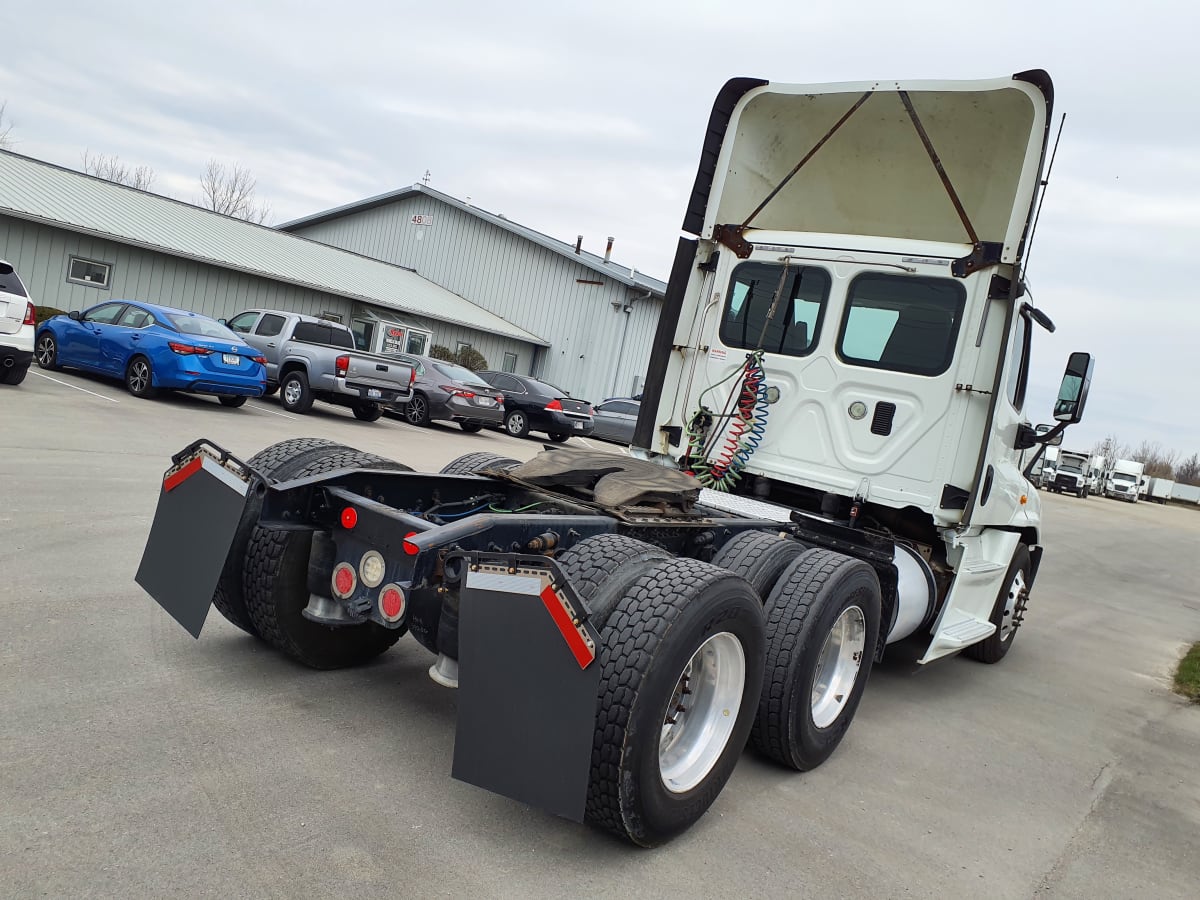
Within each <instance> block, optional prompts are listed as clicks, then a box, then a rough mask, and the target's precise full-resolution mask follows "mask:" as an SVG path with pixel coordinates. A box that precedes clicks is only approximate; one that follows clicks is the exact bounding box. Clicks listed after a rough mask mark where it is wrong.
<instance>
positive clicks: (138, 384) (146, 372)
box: [129, 360, 150, 394]
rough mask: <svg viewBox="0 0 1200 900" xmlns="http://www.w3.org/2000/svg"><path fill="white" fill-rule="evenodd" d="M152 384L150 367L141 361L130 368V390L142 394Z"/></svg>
mask: <svg viewBox="0 0 1200 900" xmlns="http://www.w3.org/2000/svg"><path fill="white" fill-rule="evenodd" d="M149 383H150V367H149V366H147V365H146V364H145V363H144V362H142V361H141V360H138V361H137V362H135V363H134V364H133V365H132V366H130V367H129V389H130V390H131V391H133V392H134V393H135V394H140V393H141V392H142V391H144V390H145V389H146V386H147V385H148V384H149Z"/></svg>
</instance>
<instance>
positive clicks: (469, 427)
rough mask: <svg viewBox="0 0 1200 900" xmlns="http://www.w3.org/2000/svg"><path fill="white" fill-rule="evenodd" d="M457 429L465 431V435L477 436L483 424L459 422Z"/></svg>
mask: <svg viewBox="0 0 1200 900" xmlns="http://www.w3.org/2000/svg"><path fill="white" fill-rule="evenodd" d="M458 427H459V428H461V429H462V430H463V431H465V432H466V433H467V434H477V433H478V432H480V431H482V430H483V423H482V422H459V423H458Z"/></svg>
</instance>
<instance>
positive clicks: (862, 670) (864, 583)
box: [750, 549, 880, 772]
mask: <svg viewBox="0 0 1200 900" xmlns="http://www.w3.org/2000/svg"><path fill="white" fill-rule="evenodd" d="M765 613H766V619H767V653H766V673H765V675H764V679H763V689H762V697H761V699H760V700H759V705H758V715H757V716H756V718H755V721H754V729H753V731H752V732H751V735H750V742H751V743H752V744H753V745H754V746H755V747H756V748H757V749H758V750H759V751H760V752H762V753H764V754H765V755H766V756H769V757H770V758H771V759H773V760H776V761H777V762H780V763H783V764H784V765H785V766H790V767H791V768H793V769H798V770H800V771H802V772H803V771H807V770H809V769H814V768H816V767H817V766H819V765H820V764H821V763H823V762H824V761H825V760H826V759H828V758H829V756H830V754H832V753H833V751H834V750H835V749H836V748H837V746H838V744H840V743H841V741H842V738H843V737H845V735H846V730H847V729H848V728H849V727H850V722H851V721H852V720H853V719H854V713H855V711H856V710H857V709H858V703H859V701H860V700H861V699H862V695H863V690H864V689H865V688H866V686H867V678H868V677H869V676H870V674H871V664H872V661H873V660H874V656H875V645H876V642H877V641H878V639H879V617H880V590H879V578H878V576H876V574H875V570H874V569H872V568H871V567H870V566H869V565H867V564H866V563H864V562H862V561H861V560H857V559H852V558H851V557H849V556H845V555H843V554H841V553H834V552H833V551H831V550H821V549H817V550H809V551H807V552H806V553H804V554H802V555H801V556H800V557H799V558H798V559H796V560H795V561H794V562H793V563H792V564H791V565H790V566H789V567H788V568H787V569H786V570H785V571H784V573H783V575H782V577H781V578H780V580H779V583H778V584H776V585H775V588H774V590H772V591H771V594H770V596H769V597H768V598H767V602H766V608H765ZM831 654H832V655H831ZM849 679H852V680H849Z"/></svg>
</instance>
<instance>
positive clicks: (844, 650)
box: [812, 606, 867, 728]
mask: <svg viewBox="0 0 1200 900" xmlns="http://www.w3.org/2000/svg"><path fill="white" fill-rule="evenodd" d="M866 646H867V617H866V616H865V615H864V614H863V611H862V610H861V609H859V608H858V607H857V606H851V607H848V608H847V609H845V610H843V611H842V614H841V615H840V616H838V617H837V621H836V622H834V623H833V627H832V628H831V629H829V634H828V636H827V637H826V638H825V644H824V646H823V647H821V654H820V656H818V658H817V666H816V674H815V676H814V677H813V688H812V717H813V724H814V725H816V726H817V727H818V728H828V727H829V726H830V725H832V724H833V723H834V722H835V721H836V720H837V717H838V716H840V715H841V714H842V710H843V709H845V708H846V702H847V701H848V700H849V699H850V694H851V693H852V692H853V690H854V683H855V682H856V681H858V673H859V671H860V670H861V668H862V658H863V652H864V651H865V650H866Z"/></svg>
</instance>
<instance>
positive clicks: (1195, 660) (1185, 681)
mask: <svg viewBox="0 0 1200 900" xmlns="http://www.w3.org/2000/svg"><path fill="white" fill-rule="evenodd" d="M1175 690H1176V692H1177V693H1180V694H1183V696H1185V697H1187V698H1188V699H1189V700H1191V701H1193V702H1194V703H1200V644H1193V645H1192V649H1191V650H1189V651H1188V652H1187V656H1185V657H1184V658H1183V659H1182V660H1181V661H1180V663H1179V669H1178V670H1177V671H1176V672H1175Z"/></svg>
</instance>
